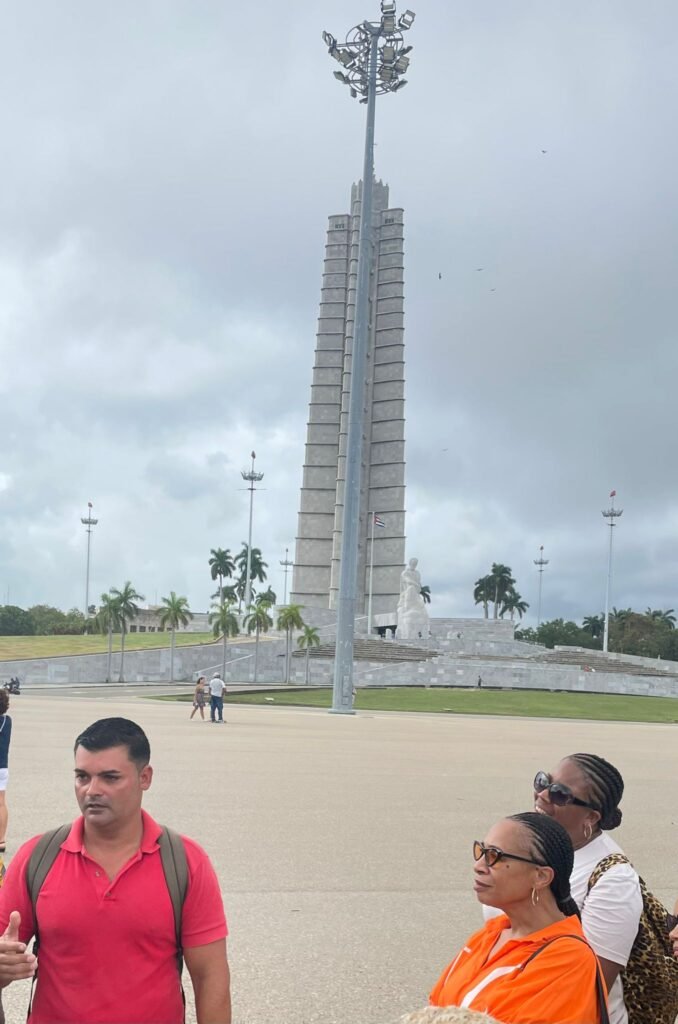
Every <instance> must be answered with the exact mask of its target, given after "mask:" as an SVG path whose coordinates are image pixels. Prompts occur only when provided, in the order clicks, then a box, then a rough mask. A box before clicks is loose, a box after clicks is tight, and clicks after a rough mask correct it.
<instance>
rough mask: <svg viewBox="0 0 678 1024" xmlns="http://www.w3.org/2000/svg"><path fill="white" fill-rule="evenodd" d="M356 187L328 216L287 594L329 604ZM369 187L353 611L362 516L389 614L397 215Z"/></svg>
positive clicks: (398, 347)
mask: <svg viewBox="0 0 678 1024" xmlns="http://www.w3.org/2000/svg"><path fill="white" fill-rule="evenodd" d="M361 196H362V187H361V184H358V185H354V186H353V188H352V190H351V208H350V213H349V214H335V215H333V216H331V217H330V218H329V226H328V229H327V242H326V245H325V264H324V271H323V280H322V292H321V300H320V315H319V319H318V332H317V336H316V349H315V362H314V367H313V382H312V385H311V401H310V405H309V417H308V430H307V437H306V453H305V459H304V469H303V479H302V486H301V497H300V504H299V522H298V531H297V539H296V551H295V558H294V570H293V578H292V593H291V596H290V599H291V600H292V601H294V602H297V603H299V604H302V605H305V606H306V607H308V608H334V607H335V604H336V598H337V594H338V588H339V561H340V550H341V531H342V516H343V497H344V495H343V490H344V474H345V452H346V436H347V428H348V399H349V389H350V382H351V353H352V343H353V326H354V318H355V298H356V285H357V273H358V239H359V231H360V208H361ZM388 203H389V190H388V186H387V185H384V184H383V183H382V182H375V183H374V209H373V217H372V260H371V266H370V321H369V344H368V355H367V379H366V384H365V430H364V435H363V451H362V480H361V494H360V531H359V535H360V544H359V553H358V587H357V594H356V612H357V614H364V612H365V611H366V609H367V600H368V589H369V570H370V537H371V533H372V530H371V517H372V514H375V513H376V515H378V516H379V518H380V519H381V520H382V521H383V523H384V524H385V525H384V527H383V528H382V527H378V528H376V529H375V530H374V557H373V561H374V571H373V584H372V589H373V596H372V611H373V614H374V615H378V614H382V613H386V612H394V611H395V608H396V605H397V603H398V595H399V589H400V574H401V572H402V571H403V568H404V564H405V357H404V353H405V347H404V346H405V324H404V235H403V211H402V209H399V208H389V205H388Z"/></svg>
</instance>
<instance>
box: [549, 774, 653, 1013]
mask: <svg viewBox="0 0 678 1024" xmlns="http://www.w3.org/2000/svg"><path fill="white" fill-rule="evenodd" d="M623 792H624V780H623V778H622V777H621V774H620V773H619V771H618V770H617V769H616V768H615V767H614V765H612V764H610V763H609V761H606V760H605V759H604V758H602V757H598V756H597V755H596V754H570V755H569V756H568V757H565V758H563V760H562V761H560V763H559V764H557V765H556V767H555V768H554V769H553V771H552V772H543V771H541V772H537V775H536V776H535V779H534V807H535V811H537V812H538V813H539V814H542V815H544V816H548V817H549V818H550V819H551V820H553V821H557V822H558V823H559V824H560V825H562V826H563V828H565V829H566V831H567V833H568V835H569V837H570V839H571V840H572V845H573V847H574V867H573V869H572V875H571V877H570V887H571V889H572V896H573V897H574V899H575V901H576V903H577V906H578V907H579V908H580V911H581V922H582V927H583V929H584V934H585V935H586V937H587V939H588V940H589V942H590V943H591V945H592V946H593V948H594V949H595V951H596V953H597V954H598V958H599V960H600V966H601V968H602V971H603V976H604V978H605V983H606V985H607V989H608V993H609V995H608V1000H609V1007H610V1022H611V1024H628V1013H627V1011H626V1007H625V1005H624V991H623V986H622V979H621V977H620V971H621V970H622V969H623V968H624V967H625V966H626V964H627V963H628V959H629V955H630V953H631V948H632V946H633V943H634V940H635V938H636V935H637V933H638V924H639V921H640V915H641V911H642V909H643V900H642V896H641V892H640V882H639V880H638V875H637V873H636V871H635V870H634V868H633V867H632V866H631V864H629V863H628V861H626V862H623V861H622V862H621V863H620V862H616V863H615V862H614V861H613V862H612V863H608V864H604V863H602V862H606V861H607V858H609V857H611V856H613V855H618V856H621V857H623V856H624V854H623V850H622V849H621V847H620V846H618V844H617V843H616V842H615V841H614V839H612V837H611V836H610V835H608V832H609V831H610V830H612V829H615V828H617V826H618V825H619V824H620V823H621V820H622V812H621V811H620V809H619V802H620V801H621V798H622V794H623ZM598 865H600V870H597V868H598ZM594 872H595V874H594ZM591 882H593V883H594V884H590V883H591Z"/></svg>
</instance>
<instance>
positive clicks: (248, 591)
mask: <svg viewBox="0 0 678 1024" xmlns="http://www.w3.org/2000/svg"><path fill="white" fill-rule="evenodd" d="M256 457H257V456H256V452H252V465H251V466H250V468H249V470H246V469H243V470H242V471H241V473H240V476H241V477H242V478H243V480H247V481H248V483H249V487H248V488H247V490H248V491H249V492H250V529H249V534H248V537H247V579H246V580H245V613H247V609H248V608H249V606H250V601H251V599H252V580H251V579H250V575H251V572H252V513H253V510H254V492H255V491H256V487H255V486H254V485H255V484H257V483H259V481H260V480H263V479H264V474H263V473H256V472H255V470H254V460H255V459H256Z"/></svg>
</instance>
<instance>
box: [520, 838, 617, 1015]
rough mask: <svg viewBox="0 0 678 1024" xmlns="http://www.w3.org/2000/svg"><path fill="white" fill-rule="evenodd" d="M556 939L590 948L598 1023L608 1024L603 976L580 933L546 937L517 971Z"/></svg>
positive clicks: (593, 953) (523, 968)
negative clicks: (569, 940)
mask: <svg viewBox="0 0 678 1024" xmlns="http://www.w3.org/2000/svg"><path fill="white" fill-rule="evenodd" d="M615 856H617V854H615ZM558 939H576V940H577V942H583V943H584V945H585V946H588V947H589V949H590V950H591V954H592V956H593V959H594V960H595V962H596V995H597V997H598V1017H599V1024H610V1017H609V1014H608V1012H607V989H606V987H605V982H604V981H603V976H602V974H601V973H600V964H599V963H598V957H597V956H596V954H595V951H594V949H593V947H592V946H591V944H590V943H589V942H588V941H587V940H586V939H585V938H584V937H583V936H582V935H556V936H554V938H552V939H548V940H547V941H546V942H545V943H544V944H543V946H540V947H539V949H535V951H534V953H531V954H530V956H528V958H527V960H526V961H525V963H524V964H521V965H520V967H519V968H518V971H519V973H520V972H521V971H524V970H525V968H526V967H527V965H528V964H529V963H530V961H532V960H534V958H535V957H536V956H539V954H540V953H543V951H544V950H545V949H546V947H547V946H550V945H551V943H552V942H557V941H558Z"/></svg>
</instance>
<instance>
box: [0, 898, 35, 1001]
mask: <svg viewBox="0 0 678 1024" xmlns="http://www.w3.org/2000/svg"><path fill="white" fill-rule="evenodd" d="M20 927H21V915H20V914H19V913H18V911H16V910H14V911H12V913H11V914H10V917H9V924H8V925H7V928H6V930H5V932H4V933H3V935H2V936H0V989H2V988H6V987H7V985H9V984H10V983H11V982H13V981H21V980H23V979H24V978H32V977H33V975H34V974H35V972H36V969H37V966H38V961H37V958H36V957H35V956H34V955H33V954H32V953H29V952H28V950H27V949H26V943H25V942H19V928H20Z"/></svg>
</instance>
